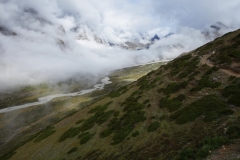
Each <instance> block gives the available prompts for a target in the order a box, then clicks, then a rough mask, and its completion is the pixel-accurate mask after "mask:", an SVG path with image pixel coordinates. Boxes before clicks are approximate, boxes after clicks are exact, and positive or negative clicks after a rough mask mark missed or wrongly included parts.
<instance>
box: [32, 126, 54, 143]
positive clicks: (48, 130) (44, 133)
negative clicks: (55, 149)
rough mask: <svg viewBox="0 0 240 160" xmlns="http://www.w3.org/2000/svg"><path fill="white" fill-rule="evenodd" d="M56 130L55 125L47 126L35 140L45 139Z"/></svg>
mask: <svg viewBox="0 0 240 160" xmlns="http://www.w3.org/2000/svg"><path fill="white" fill-rule="evenodd" d="M55 131H56V130H55V129H54V127H53V126H49V127H47V128H46V129H45V130H44V131H42V132H41V134H40V135H39V136H37V138H36V139H35V140H34V142H40V141H41V140H43V139H46V138H47V137H49V136H51V135H52V134H53V133H54V132H55Z"/></svg>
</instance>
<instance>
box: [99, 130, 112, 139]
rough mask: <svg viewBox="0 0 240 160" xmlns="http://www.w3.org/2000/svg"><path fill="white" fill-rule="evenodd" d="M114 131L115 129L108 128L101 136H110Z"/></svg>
mask: <svg viewBox="0 0 240 160" xmlns="http://www.w3.org/2000/svg"><path fill="white" fill-rule="evenodd" d="M112 132H113V130H111V128H107V129H105V130H104V131H103V132H101V133H100V137H101V138H105V137H108V136H110V135H111V134H112Z"/></svg>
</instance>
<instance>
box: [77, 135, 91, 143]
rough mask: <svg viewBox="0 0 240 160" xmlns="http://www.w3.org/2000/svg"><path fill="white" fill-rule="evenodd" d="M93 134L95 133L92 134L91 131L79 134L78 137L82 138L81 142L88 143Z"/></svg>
mask: <svg viewBox="0 0 240 160" xmlns="http://www.w3.org/2000/svg"><path fill="white" fill-rule="evenodd" d="M93 136H94V134H91V133H89V132H85V133H82V134H81V135H79V136H78V138H80V144H85V143H87V142H88V141H89V140H90V139H91V138H92V137H93Z"/></svg>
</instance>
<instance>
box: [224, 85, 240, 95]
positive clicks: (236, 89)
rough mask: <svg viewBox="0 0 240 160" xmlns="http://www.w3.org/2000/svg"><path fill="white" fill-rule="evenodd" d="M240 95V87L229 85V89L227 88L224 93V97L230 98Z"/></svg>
mask: <svg viewBox="0 0 240 160" xmlns="http://www.w3.org/2000/svg"><path fill="white" fill-rule="evenodd" d="M238 93H240V85H239V84H237V85H229V86H227V87H225V88H224V89H223V91H222V95H223V96H224V97H228V96H230V95H234V94H238Z"/></svg>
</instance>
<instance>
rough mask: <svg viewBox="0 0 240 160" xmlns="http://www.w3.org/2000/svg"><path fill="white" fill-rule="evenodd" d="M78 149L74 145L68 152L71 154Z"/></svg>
mask: <svg viewBox="0 0 240 160" xmlns="http://www.w3.org/2000/svg"><path fill="white" fill-rule="evenodd" d="M77 150H78V148H77V147H73V148H72V149H70V150H69V151H68V152H67V154H71V153H73V152H76V151H77Z"/></svg>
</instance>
